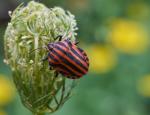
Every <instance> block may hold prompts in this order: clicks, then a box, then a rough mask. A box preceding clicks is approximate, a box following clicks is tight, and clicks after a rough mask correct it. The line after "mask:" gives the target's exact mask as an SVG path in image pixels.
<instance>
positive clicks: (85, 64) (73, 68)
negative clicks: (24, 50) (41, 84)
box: [43, 37, 89, 79]
mask: <svg viewBox="0 0 150 115" xmlns="http://www.w3.org/2000/svg"><path fill="white" fill-rule="evenodd" d="M46 48H47V49H48V55H47V56H46V58H44V59H43V61H45V60H48V62H49V66H50V69H54V70H55V71H56V73H60V74H62V75H64V76H66V77H67V78H70V79H78V78H81V77H82V76H83V75H85V74H86V73H87V72H88V68H89V59H88V57H87V54H86V53H85V51H84V50H82V49H81V48H79V47H78V46H77V43H73V42H71V41H70V39H69V38H66V39H64V40H62V37H60V39H59V41H58V42H54V43H49V44H48V45H47V46H46Z"/></svg>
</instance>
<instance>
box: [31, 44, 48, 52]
mask: <svg viewBox="0 0 150 115" xmlns="http://www.w3.org/2000/svg"><path fill="white" fill-rule="evenodd" d="M43 48H46V49H47V47H46V46H43V47H39V48H36V49H33V50H31V51H30V52H29V54H31V53H33V52H35V51H36V50H40V49H43Z"/></svg>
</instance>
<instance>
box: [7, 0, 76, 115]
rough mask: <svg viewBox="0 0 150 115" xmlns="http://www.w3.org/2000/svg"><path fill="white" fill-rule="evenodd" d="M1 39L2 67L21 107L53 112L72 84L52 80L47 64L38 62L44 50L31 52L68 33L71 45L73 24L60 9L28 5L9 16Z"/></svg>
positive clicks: (60, 77)
mask: <svg viewBox="0 0 150 115" xmlns="http://www.w3.org/2000/svg"><path fill="white" fill-rule="evenodd" d="M9 14H10V17H11V21H10V22H9V23H8V27H7V29H6V32H5V36H4V46H5V55H6V56H5V60H4V61H5V63H7V64H8V65H9V66H10V67H11V70H12V74H13V79H14V82H15V85H16V87H17V90H18V92H19V94H20V97H21V100H22V103H23V104H24V105H25V106H26V107H27V108H28V109H30V110H31V111H32V112H33V113H36V114H37V113H45V112H54V111H56V110H57V109H58V108H59V107H61V106H62V105H63V104H64V102H65V101H66V100H67V99H68V98H69V97H70V94H71V90H72V88H73V87H74V82H73V80H67V79H66V78H65V77H64V76H61V75H58V76H56V74H55V71H54V70H49V67H48V66H49V65H48V62H42V61H41V59H42V58H43V57H44V56H45V55H47V53H48V52H47V51H46V50H45V49H40V50H35V51H34V52H32V53H30V52H31V51H32V50H34V49H37V48H40V47H43V46H46V45H47V44H48V43H50V42H56V41H58V39H55V38H57V36H59V35H68V33H70V32H71V33H72V35H71V38H70V39H71V40H72V41H75V35H76V33H75V30H77V27H76V20H75V19H74V15H72V14H71V13H70V12H69V11H67V12H65V11H64V10H63V9H62V8H60V7H54V8H51V9H49V8H47V7H45V6H44V5H43V4H41V3H37V2H34V1H31V2H29V3H28V4H27V6H23V5H22V4H21V5H20V6H18V7H17V8H16V9H15V10H14V11H13V12H12V13H11V12H9Z"/></svg>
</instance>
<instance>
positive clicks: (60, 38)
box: [55, 35, 63, 41]
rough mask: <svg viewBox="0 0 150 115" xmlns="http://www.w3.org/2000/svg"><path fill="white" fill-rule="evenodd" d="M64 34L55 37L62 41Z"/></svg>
mask: <svg viewBox="0 0 150 115" xmlns="http://www.w3.org/2000/svg"><path fill="white" fill-rule="evenodd" d="M62 37H63V36H62V35H58V36H57V37H56V38H55V40H57V39H58V41H61V40H62Z"/></svg>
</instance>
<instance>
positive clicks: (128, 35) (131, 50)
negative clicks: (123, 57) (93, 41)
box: [108, 19, 148, 54]
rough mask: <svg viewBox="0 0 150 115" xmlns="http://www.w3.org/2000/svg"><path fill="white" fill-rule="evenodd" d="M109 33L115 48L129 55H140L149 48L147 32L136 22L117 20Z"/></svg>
mask: <svg viewBox="0 0 150 115" xmlns="http://www.w3.org/2000/svg"><path fill="white" fill-rule="evenodd" d="M111 27H112V30H111V32H110V33H109V35H108V36H109V37H108V38H109V40H110V42H111V43H112V45H113V46H114V47H116V48H117V49H119V50H120V51H122V52H125V53H128V54H138V53H141V52H143V51H144V50H145V49H146V48H147V47H148V35H147V32H146V31H144V29H143V28H142V27H141V26H140V25H139V24H138V23H136V22H133V21H129V20H123V19H120V20H115V21H114V22H113V23H112V25H111Z"/></svg>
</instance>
